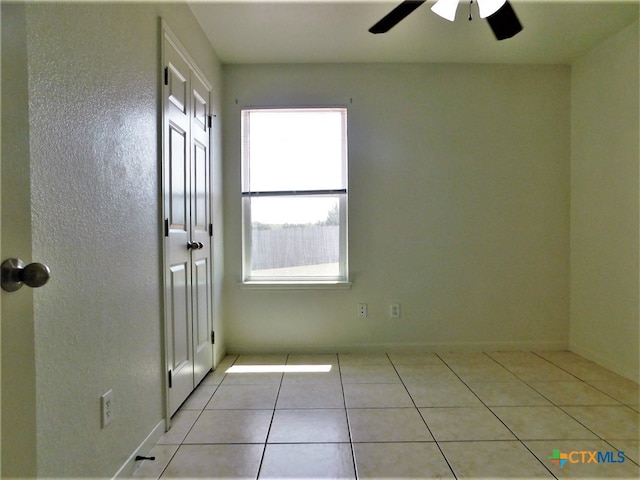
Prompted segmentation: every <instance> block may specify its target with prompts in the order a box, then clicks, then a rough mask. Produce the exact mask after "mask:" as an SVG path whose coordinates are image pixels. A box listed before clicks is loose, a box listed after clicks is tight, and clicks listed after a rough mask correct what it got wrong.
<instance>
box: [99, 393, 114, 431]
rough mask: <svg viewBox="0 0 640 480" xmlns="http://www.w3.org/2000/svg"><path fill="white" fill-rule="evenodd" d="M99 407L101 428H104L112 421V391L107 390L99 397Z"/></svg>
mask: <svg viewBox="0 0 640 480" xmlns="http://www.w3.org/2000/svg"><path fill="white" fill-rule="evenodd" d="M100 406H101V410H102V428H104V427H106V426H107V425H109V424H110V423H111V420H113V390H109V391H108V392H107V393H105V394H104V395H102V396H101V397H100Z"/></svg>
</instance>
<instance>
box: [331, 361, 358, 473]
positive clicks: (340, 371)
mask: <svg viewBox="0 0 640 480" xmlns="http://www.w3.org/2000/svg"><path fill="white" fill-rule="evenodd" d="M336 359H337V360H336V361H337V364H338V375H339V376H340V391H341V392H342V404H343V405H344V415H345V417H346V418H347V432H348V433H349V448H350V449H351V461H352V462H353V473H354V475H355V479H356V480H357V479H358V478H359V475H358V463H357V462H356V452H355V448H354V447H353V436H352V434H351V419H350V418H349V411H348V409H347V398H346V396H345V394H344V382H343V381H342V368H341V367H342V366H341V365H340V354H339V353H336Z"/></svg>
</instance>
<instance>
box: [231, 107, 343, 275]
mask: <svg viewBox="0 0 640 480" xmlns="http://www.w3.org/2000/svg"><path fill="white" fill-rule="evenodd" d="M242 215H243V280H244V281H245V282H265V283H277V282H282V283H293V282H308V283H316V282H317V283H341V282H347V280H348V271H347V110H346V109H345V108H296V109H250V110H243V111H242Z"/></svg>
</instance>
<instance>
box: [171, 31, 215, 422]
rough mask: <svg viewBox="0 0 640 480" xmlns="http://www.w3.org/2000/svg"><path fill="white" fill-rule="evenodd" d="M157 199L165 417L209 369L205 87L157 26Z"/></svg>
mask: <svg viewBox="0 0 640 480" xmlns="http://www.w3.org/2000/svg"><path fill="white" fill-rule="evenodd" d="M163 58H164V66H165V67H164V77H165V78H164V89H163V92H164V96H163V102H164V107H163V109H164V115H163V137H164V145H163V148H164V152H163V162H164V163H163V165H164V167H163V175H164V184H163V197H164V212H165V261H164V264H165V298H166V300H165V302H166V305H165V317H166V320H165V322H166V325H165V332H166V337H167V338H166V344H167V363H168V370H169V371H168V385H169V389H168V390H169V394H168V401H169V414H170V415H173V414H174V413H175V411H176V410H177V409H178V407H179V406H180V405H181V404H182V403H183V402H184V400H185V399H186V398H187V397H188V396H189V394H190V393H191V392H192V391H193V390H194V389H195V387H196V386H197V385H198V383H200V381H201V380H202V379H203V378H204V377H205V375H206V374H207V373H208V372H209V371H210V370H211V368H212V367H213V348H212V343H213V339H212V332H211V330H212V329H211V324H212V318H211V316H212V299H211V296H212V285H211V281H212V280H211V279H212V266H211V233H212V232H211V196H210V193H211V192H210V188H211V172H210V151H209V146H210V145H209V144H210V140H209V139H210V131H209V111H210V105H209V102H210V95H211V88H210V87H209V86H208V85H207V82H206V81H205V80H204V79H203V78H202V76H201V75H199V74H198V72H197V68H196V67H195V66H194V64H193V62H192V61H190V59H189V57H188V55H187V54H186V53H185V52H184V50H183V49H182V47H181V46H180V45H179V43H178V42H177V40H176V39H175V37H173V35H172V34H171V33H170V32H169V31H168V29H167V28H166V26H165V29H164V31H163Z"/></svg>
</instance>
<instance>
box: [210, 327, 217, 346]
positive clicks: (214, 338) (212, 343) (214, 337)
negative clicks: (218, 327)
mask: <svg viewBox="0 0 640 480" xmlns="http://www.w3.org/2000/svg"><path fill="white" fill-rule="evenodd" d="M215 343H216V332H214V331H213V330H211V345H215Z"/></svg>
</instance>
